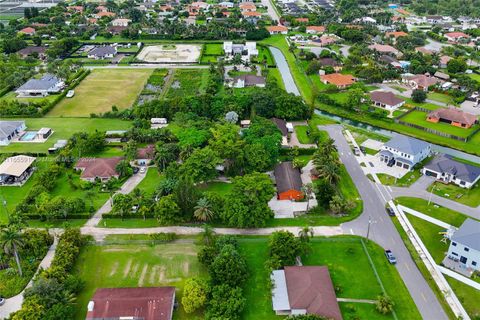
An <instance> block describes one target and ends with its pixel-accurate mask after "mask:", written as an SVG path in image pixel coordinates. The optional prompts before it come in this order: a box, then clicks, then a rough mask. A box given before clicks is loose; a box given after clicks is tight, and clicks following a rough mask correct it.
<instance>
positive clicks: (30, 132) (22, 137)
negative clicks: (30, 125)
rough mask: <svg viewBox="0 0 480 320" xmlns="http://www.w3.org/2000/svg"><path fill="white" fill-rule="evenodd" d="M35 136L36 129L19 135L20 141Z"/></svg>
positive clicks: (28, 139) (29, 139)
mask: <svg viewBox="0 0 480 320" xmlns="http://www.w3.org/2000/svg"><path fill="white" fill-rule="evenodd" d="M36 136H37V131H26V132H25V133H24V134H23V135H22V136H21V137H20V139H19V140H20V141H32V140H34V139H35V137H36Z"/></svg>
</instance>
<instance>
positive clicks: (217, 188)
mask: <svg viewBox="0 0 480 320" xmlns="http://www.w3.org/2000/svg"><path fill="white" fill-rule="evenodd" d="M199 189H200V190H202V191H207V192H213V193H217V194H218V195H220V196H226V195H227V194H228V193H229V192H230V190H232V184H231V183H226V182H219V181H214V182H209V183H208V184H207V185H206V186H201V187H199Z"/></svg>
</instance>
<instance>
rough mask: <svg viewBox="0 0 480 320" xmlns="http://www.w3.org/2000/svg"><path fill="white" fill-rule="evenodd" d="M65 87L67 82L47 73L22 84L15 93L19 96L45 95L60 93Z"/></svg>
mask: <svg viewBox="0 0 480 320" xmlns="http://www.w3.org/2000/svg"><path fill="white" fill-rule="evenodd" d="M64 87H65V82H63V80H62V79H60V78H57V77H56V76H54V75H52V74H46V75H44V76H43V77H41V78H40V79H30V80H28V81H27V82H25V83H24V84H23V85H21V86H20V87H19V88H18V89H17V90H15V93H16V94H17V95H18V97H35V96H39V97H45V96H48V95H49V94H52V93H59V92H60V91H62V89H63V88H64Z"/></svg>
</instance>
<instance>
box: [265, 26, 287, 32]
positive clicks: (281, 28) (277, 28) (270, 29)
mask: <svg viewBox="0 0 480 320" xmlns="http://www.w3.org/2000/svg"><path fill="white" fill-rule="evenodd" d="M267 31H268V32H269V33H270V34H287V33H288V28H287V27H285V26H282V25H278V26H268V27H267Z"/></svg>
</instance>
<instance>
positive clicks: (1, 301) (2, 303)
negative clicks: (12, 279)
mask: <svg viewBox="0 0 480 320" xmlns="http://www.w3.org/2000/svg"><path fill="white" fill-rule="evenodd" d="M4 304H5V298H2V297H0V306H3V305H4Z"/></svg>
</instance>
